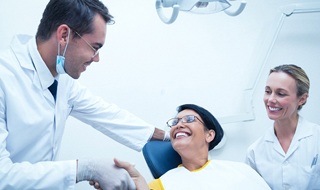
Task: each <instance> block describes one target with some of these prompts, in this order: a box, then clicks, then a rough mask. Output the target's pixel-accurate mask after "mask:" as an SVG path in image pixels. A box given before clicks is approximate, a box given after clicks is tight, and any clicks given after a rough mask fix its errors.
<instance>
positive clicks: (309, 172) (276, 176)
mask: <svg viewBox="0 0 320 190" xmlns="http://www.w3.org/2000/svg"><path fill="white" fill-rule="evenodd" d="M317 154H318V155H319V156H320V126H319V125H317V124H314V123H310V122H308V121H307V120H305V119H303V118H302V117H301V116H299V121H298V125H297V129H296V132H295V134H294V137H293V139H292V142H291V144H290V147H289V149H288V151H287V153H285V152H284V151H283V149H282V147H281V145H280V143H279V141H278V139H277V137H276V136H275V134H274V129H273V127H271V128H269V129H268V131H267V133H266V134H265V135H264V136H263V137H261V138H260V139H258V140H257V141H256V142H255V143H253V144H252V145H251V146H250V147H249V148H248V152H247V158H246V162H247V163H248V164H249V165H250V166H251V167H252V168H253V169H255V170H256V171H257V172H258V173H259V174H260V175H261V176H262V177H263V178H264V179H265V180H266V181H267V183H268V184H269V186H270V187H271V188H272V189H274V190H282V189H286V190H287V189H290V190H302V189H303V190H311V189H312V190H314V189H320V158H319V159H318V161H317V163H316V164H315V165H313V166H311V165H312V162H313V159H314V158H315V157H316V155H317Z"/></svg>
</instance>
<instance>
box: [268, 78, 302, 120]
mask: <svg viewBox="0 0 320 190" xmlns="http://www.w3.org/2000/svg"><path fill="white" fill-rule="evenodd" d="M263 100H264V104H265V106H266V110H267V114H268V117H269V118H270V119H272V120H283V119H290V118H293V117H295V116H296V115H297V113H298V106H299V105H302V104H303V102H304V101H305V99H303V98H299V97H297V87H296V81H295V79H293V78H292V77H291V76H290V75H288V74H286V73H284V72H273V73H271V74H270V75H269V77H268V79H267V83H266V87H265V94H264V98H263Z"/></svg>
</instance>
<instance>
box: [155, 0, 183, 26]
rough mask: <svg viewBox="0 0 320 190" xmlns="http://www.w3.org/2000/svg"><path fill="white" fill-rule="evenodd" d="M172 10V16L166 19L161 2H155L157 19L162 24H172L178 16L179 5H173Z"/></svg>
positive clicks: (159, 0)
mask: <svg viewBox="0 0 320 190" xmlns="http://www.w3.org/2000/svg"><path fill="white" fill-rule="evenodd" d="M172 8H173V10H172V14H171V17H170V18H167V17H166V16H165V15H164V14H163V10H162V9H163V6H162V2H161V0H157V1H156V9H157V13H158V16H159V18H160V19H161V20H162V22H164V23H166V24H171V23H173V22H174V21H175V20H176V19H177V17H178V14H179V5H173V7H172Z"/></svg>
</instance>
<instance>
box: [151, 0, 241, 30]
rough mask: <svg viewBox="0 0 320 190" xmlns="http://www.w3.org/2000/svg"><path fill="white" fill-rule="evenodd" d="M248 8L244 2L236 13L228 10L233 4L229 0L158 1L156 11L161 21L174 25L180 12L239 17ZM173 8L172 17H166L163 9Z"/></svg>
mask: <svg viewBox="0 0 320 190" xmlns="http://www.w3.org/2000/svg"><path fill="white" fill-rule="evenodd" d="M245 6H246V2H245V1H242V2H241V3H240V6H239V7H238V9H237V10H235V11H230V10H227V9H228V8H229V7H231V4H230V3H229V2H228V1H227V0H156V10H157V13H158V16H159V17H160V19H161V20H162V21H163V22H164V23H166V24H171V23H173V22H174V21H175V20H176V19H177V17H178V14H179V11H186V12H192V13H197V14H210V13H217V12H220V11H224V12H225V13H226V14H228V15H230V16H237V15H239V14H240V13H241V12H242V11H243V9H244V8H245ZM170 7H172V14H171V17H169V18H167V17H166V16H165V15H164V12H163V8H170Z"/></svg>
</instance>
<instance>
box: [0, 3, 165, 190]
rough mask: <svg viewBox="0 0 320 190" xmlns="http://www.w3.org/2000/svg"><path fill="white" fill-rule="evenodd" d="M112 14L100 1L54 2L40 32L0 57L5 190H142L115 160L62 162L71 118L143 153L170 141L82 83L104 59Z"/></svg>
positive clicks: (1, 185)
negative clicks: (84, 185)
mask: <svg viewBox="0 0 320 190" xmlns="http://www.w3.org/2000/svg"><path fill="white" fill-rule="evenodd" d="M112 18H113V17H112V16H111V15H110V14H109V12H108V9H107V8H106V7H105V5H103V3H101V2H100V1H99V0H51V1H50V2H49V3H48V5H47V7H46V9H45V11H44V13H43V17H42V19H41V21H40V25H39V27H38V31H37V34H36V37H31V36H25V35H19V36H16V37H15V38H14V39H13V42H12V44H11V47H10V49H8V50H6V51H4V52H2V53H1V54H0V189H10V190H14V189H19V190H22V189H46V190H49V189H54V190H59V189H61V190H66V189H74V186H75V184H76V182H80V181H84V180H92V181H96V182H99V184H100V186H101V187H102V188H103V189H105V190H109V189H119V188H120V189H135V185H134V183H133V181H132V180H131V178H130V177H129V175H128V173H127V172H126V171H125V170H123V169H119V168H116V167H114V163H113V161H112V160H110V161H109V160H108V159H101V158H97V159H95V158H93V159H87V160H81V159H80V160H69V161H55V160H56V157H57V154H58V150H59V146H60V143H61V139H62V135H63V131H64V127H65V123H66V120H67V118H68V116H69V115H71V116H73V117H75V118H77V119H79V120H81V121H83V122H85V123H87V124H89V125H91V126H92V127H94V128H95V129H97V130H99V131H100V132H102V133H104V134H105V135H107V136H109V137H110V138H112V139H114V140H116V141H118V142H119V143H122V144H124V145H126V146H128V147H130V148H132V149H135V150H138V151H139V150H141V149H142V147H143V146H144V144H145V143H146V142H147V141H149V140H152V139H157V140H164V139H165V133H164V131H162V130H160V129H157V128H155V127H154V126H152V125H150V124H148V123H146V122H144V121H143V120H141V119H139V118H137V117H136V116H134V115H133V114H131V113H129V112H127V111H125V110H122V109H120V108H118V107H117V106H115V105H112V104H109V103H107V102H105V101H103V100H102V99H101V98H99V97H96V96H93V95H92V94H91V93H90V92H89V91H88V90H87V89H86V88H85V87H83V86H81V85H80V84H79V83H78V82H77V81H76V80H75V79H78V78H79V77H80V74H81V73H82V72H83V71H85V70H86V67H87V66H89V65H90V64H91V63H92V62H98V61H99V49H100V48H101V47H102V46H103V45H104V42H105V37H106V25H107V24H110V23H113V20H112Z"/></svg>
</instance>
